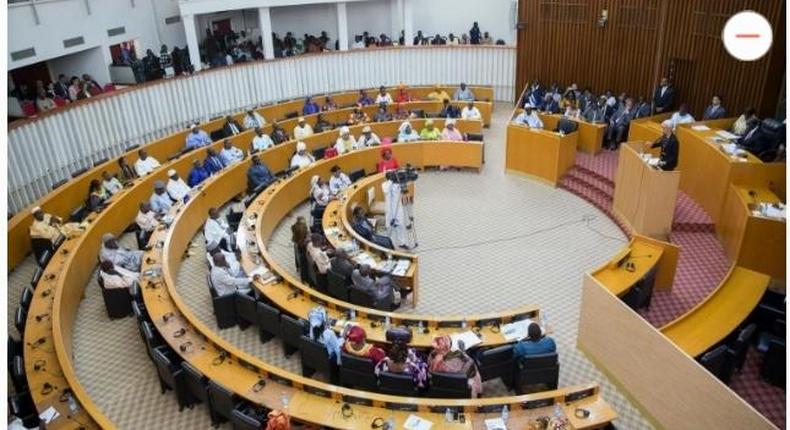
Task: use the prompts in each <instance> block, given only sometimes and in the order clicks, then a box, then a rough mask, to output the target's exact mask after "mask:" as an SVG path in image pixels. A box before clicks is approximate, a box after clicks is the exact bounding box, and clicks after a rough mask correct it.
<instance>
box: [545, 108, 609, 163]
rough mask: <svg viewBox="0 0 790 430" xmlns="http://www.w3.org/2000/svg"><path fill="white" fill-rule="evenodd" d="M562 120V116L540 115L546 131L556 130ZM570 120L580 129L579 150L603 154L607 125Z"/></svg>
mask: <svg viewBox="0 0 790 430" xmlns="http://www.w3.org/2000/svg"><path fill="white" fill-rule="evenodd" d="M561 118H562V115H560V114H540V119H541V120H542V121H543V127H544V128H545V129H546V130H554V129H556V128H557V124H559V122H560V119H561ZM569 119H570V120H571V121H573V122H575V123H576V124H577V125H578V127H579V129H578V133H579V144H578V148H577V149H578V150H579V151H582V152H586V153H587V154H592V155H595V154H597V153H599V152H601V148H602V147H603V139H604V133H606V124H602V123H596V124H593V123H590V122H587V121H584V120H579V119H574V118H569Z"/></svg>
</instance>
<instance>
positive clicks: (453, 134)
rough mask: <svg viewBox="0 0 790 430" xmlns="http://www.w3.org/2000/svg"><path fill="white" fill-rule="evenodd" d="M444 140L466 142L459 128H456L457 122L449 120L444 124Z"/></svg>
mask: <svg viewBox="0 0 790 430" xmlns="http://www.w3.org/2000/svg"><path fill="white" fill-rule="evenodd" d="M441 137H442V140H453V141H458V142H461V141H463V140H464V135H463V133H461V132H460V131H459V130H458V129H457V128H455V120H454V119H452V118H451V119H447V120H446V121H445V122H444V130H442V136H441Z"/></svg>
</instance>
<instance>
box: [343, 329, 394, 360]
mask: <svg viewBox="0 0 790 430" xmlns="http://www.w3.org/2000/svg"><path fill="white" fill-rule="evenodd" d="M345 338H346V342H345V343H343V351H345V352H346V353H347V354H350V355H354V356H357V357H362V358H367V359H370V360H371V361H373V364H374V365H377V364H379V361H381V360H383V359H384V357H386V354H385V353H384V350H383V349H381V348H379V347H377V346H374V345H373V344H370V343H368V342H367V333H365V329H363V328H362V327H360V326H358V325H351V326H350V328H348V332H347V333H346V336H345Z"/></svg>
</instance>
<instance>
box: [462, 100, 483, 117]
mask: <svg viewBox="0 0 790 430" xmlns="http://www.w3.org/2000/svg"><path fill="white" fill-rule="evenodd" d="M461 119H483V116H482V115H481V114H480V110H479V109H478V108H477V107H476V106H475V102H473V101H472V102H469V103H467V104H466V106H464V108H463V109H461Z"/></svg>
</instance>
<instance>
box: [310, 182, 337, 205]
mask: <svg viewBox="0 0 790 430" xmlns="http://www.w3.org/2000/svg"><path fill="white" fill-rule="evenodd" d="M310 197H311V198H312V201H313V207H312V210H313V211H323V210H324V208H325V207H326V205H328V204H329V202H330V201H331V200H334V199H335V196H334V195H333V194H332V192H331V191H330V189H329V183H327V182H326V181H325V180H323V179H321V177H320V176H318V175H313V177H312V178H310Z"/></svg>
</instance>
